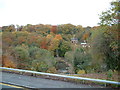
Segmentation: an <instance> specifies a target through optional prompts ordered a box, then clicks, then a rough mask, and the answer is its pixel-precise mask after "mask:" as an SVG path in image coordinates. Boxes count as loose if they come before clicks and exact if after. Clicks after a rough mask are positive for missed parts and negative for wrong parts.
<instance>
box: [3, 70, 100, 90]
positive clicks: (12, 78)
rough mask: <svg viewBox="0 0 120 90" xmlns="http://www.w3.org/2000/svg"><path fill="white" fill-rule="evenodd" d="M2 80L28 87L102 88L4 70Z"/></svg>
mask: <svg viewBox="0 0 120 90" xmlns="http://www.w3.org/2000/svg"><path fill="white" fill-rule="evenodd" d="M2 82H4V83H11V84H13V85H18V86H25V87H29V88H102V86H91V85H84V84H75V83H70V82H64V81H57V80H49V79H43V78H37V77H33V76H26V75H19V74H13V73H6V72H3V73H2Z"/></svg>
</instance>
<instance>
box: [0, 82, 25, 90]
mask: <svg viewBox="0 0 120 90" xmlns="http://www.w3.org/2000/svg"><path fill="white" fill-rule="evenodd" d="M0 87H1V88H11V89H16V88H17V89H23V87H19V86H15V85H10V84H5V83H0Z"/></svg>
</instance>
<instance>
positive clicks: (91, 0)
mask: <svg viewBox="0 0 120 90" xmlns="http://www.w3.org/2000/svg"><path fill="white" fill-rule="evenodd" d="M111 1H113V0H0V27H1V26H6V25H11V24H14V25H17V24H18V25H27V24H33V25H35V24H51V25H60V24H68V23H71V24H73V25H82V26H83V27H86V26H91V27H92V26H97V23H98V22H99V21H100V20H99V15H98V14H101V12H102V11H105V10H107V9H108V8H109V7H110V2H111Z"/></svg>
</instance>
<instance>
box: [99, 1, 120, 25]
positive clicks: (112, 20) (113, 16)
mask: <svg viewBox="0 0 120 90" xmlns="http://www.w3.org/2000/svg"><path fill="white" fill-rule="evenodd" d="M119 5H120V2H117V1H116V2H115V1H114V2H111V7H110V8H109V9H108V10H107V11H104V12H102V14H101V15H100V23H99V24H100V25H110V26H111V25H114V24H118V22H119V19H120V13H119V11H120V7H119Z"/></svg>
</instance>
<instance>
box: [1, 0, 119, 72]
mask: <svg viewBox="0 0 120 90" xmlns="http://www.w3.org/2000/svg"><path fill="white" fill-rule="evenodd" d="M111 5H112V8H111V9H110V10H112V11H111V12H112V13H110V11H106V12H104V13H102V15H101V16H100V20H101V22H100V26H96V27H82V26H81V25H77V26H75V25H72V24H63V25H58V26H52V25H43V24H38V25H31V24H28V25H25V26H19V25H17V27H15V26H14V25H9V26H3V27H2V32H1V34H0V35H1V37H2V44H1V45H2V66H5V67H12V68H20V69H29V70H36V71H42V72H51V73H58V71H59V70H65V69H67V70H68V73H78V72H80V71H81V70H84V72H85V73H92V72H104V71H108V70H119V69H120V68H119V55H120V53H119V43H118V41H119V34H118V33H119V29H118V25H119V23H116V22H117V21H118V17H117V16H116V10H118V8H116V7H117V5H118V3H117V2H112V3H111ZM107 16H109V17H107ZM113 19H114V20H113ZM115 21H116V22H115ZM71 38H77V39H78V43H72V42H71ZM84 41H85V42H86V44H88V45H89V47H83V46H82V45H81V44H80V43H82V42H84Z"/></svg>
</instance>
